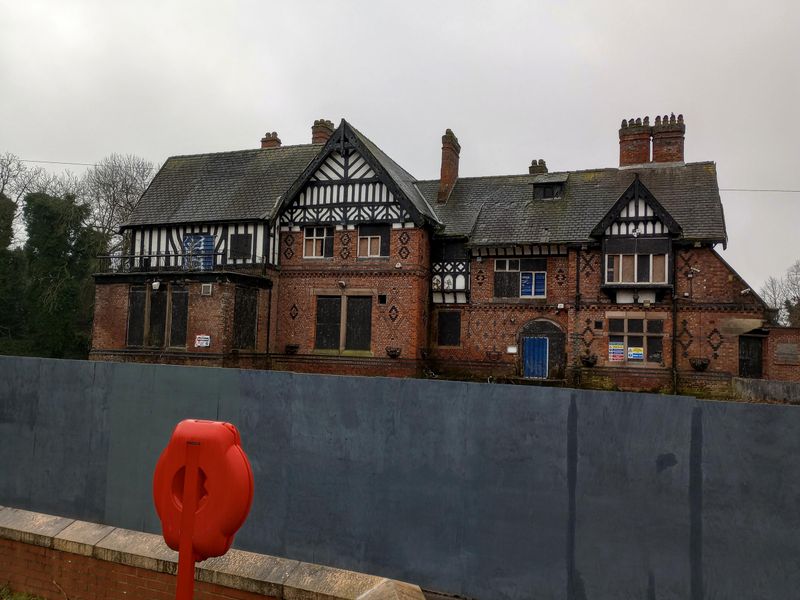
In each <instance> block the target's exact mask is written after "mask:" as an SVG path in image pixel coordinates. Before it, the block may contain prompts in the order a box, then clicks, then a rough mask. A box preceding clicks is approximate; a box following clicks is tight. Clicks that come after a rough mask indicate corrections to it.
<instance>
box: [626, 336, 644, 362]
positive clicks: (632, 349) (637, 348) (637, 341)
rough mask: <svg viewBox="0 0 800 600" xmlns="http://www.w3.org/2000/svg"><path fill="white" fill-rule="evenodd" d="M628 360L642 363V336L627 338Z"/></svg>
mask: <svg viewBox="0 0 800 600" xmlns="http://www.w3.org/2000/svg"><path fill="white" fill-rule="evenodd" d="M628 360H630V361H634V362H637V361H644V338H643V337H642V336H640V335H629V336H628Z"/></svg>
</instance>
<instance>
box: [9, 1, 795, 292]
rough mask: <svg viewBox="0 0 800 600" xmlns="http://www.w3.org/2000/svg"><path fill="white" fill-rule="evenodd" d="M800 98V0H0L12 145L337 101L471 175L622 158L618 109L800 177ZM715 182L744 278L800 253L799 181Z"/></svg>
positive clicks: (195, 144)
mask: <svg viewBox="0 0 800 600" xmlns="http://www.w3.org/2000/svg"><path fill="white" fill-rule="evenodd" d="M799 101H800V2H798V0H783V1H775V0H762V1H761V2H752V1H748V2H735V1H719V2H706V1H701V0H695V1H687V2H683V1H670V2H643V1H641V0H629V1H614V0H606V1H595V2H555V1H554V2H543V1H539V2H533V1H529V2H511V1H509V2H489V1H487V0H484V1H480V2H466V1H457V2H456V1H453V2H433V1H430V0H429V1H423V2H414V1H409V0H405V1H402V2H397V1H395V2H382V1H376V0H369V1H362V2H346V1H318V2H303V1H291V2H290V1H281V2H277V1H275V2H269V1H266V0H262V1H259V2H255V1H254V2H233V1H230V2H221V1H219V0H217V1H214V2H210V1H200V0H192V1H191V2H188V1H187V2H169V1H163V0H162V1H157V2H150V1H143V0H139V1H136V2H116V1H115V2H110V1H107V0H105V1H100V0H98V1H82V2H77V1H76V2H70V1H66V0H62V1H59V0H52V1H50V2H42V1H36V0H24V1H19V0H0V114H1V115H2V128H0V152H4V151H10V152H13V153H15V154H17V155H18V156H20V157H21V158H25V159H30V160H50V161H66V162H86V163H91V162H94V161H97V160H99V159H101V158H102V157H104V156H106V155H108V154H110V153H112V152H120V153H134V154H137V155H140V156H142V157H145V158H148V159H150V160H153V161H155V162H158V163H160V162H163V161H164V159H165V158H167V157H168V156H170V155H174V154H192V153H200V152H213V151H224V150H236V149H242V148H250V147H258V146H259V140H260V138H261V136H262V135H263V134H264V132H266V131H277V132H278V134H279V136H280V138H281V139H282V140H283V143H284V145H286V144H297V143H307V142H308V141H309V140H310V126H311V124H312V122H313V120H314V119H315V118H320V117H325V118H329V119H331V120H333V121H334V122H336V123H338V121H339V119H341V118H343V117H344V118H346V119H347V120H348V121H350V122H351V123H353V124H354V125H355V126H356V127H358V128H359V129H360V130H361V131H362V132H363V133H365V134H366V135H367V136H369V137H370V138H372V139H373V141H375V142H376V143H377V144H378V145H380V146H381V147H382V148H383V149H384V150H385V151H386V152H387V153H388V154H389V155H390V156H391V157H392V158H394V159H395V160H396V161H397V162H399V163H400V164H401V165H403V166H404V167H405V168H406V169H408V170H409V171H410V172H411V173H412V174H414V175H415V176H416V177H417V178H419V179H426V178H434V177H438V170H439V161H440V153H441V135H442V133H443V132H444V130H445V128H447V127H449V128H451V129H453V131H454V132H455V133H456V135H457V136H458V138H459V140H460V142H461V145H462V152H461V167H460V173H461V175H462V176H475V175H488V174H508V173H523V172H527V165H528V164H530V160H531V159H532V158H544V159H545V160H546V161H547V164H548V167H549V168H550V170H551V171H552V170H567V169H587V168H595V167H613V166H617V165H618V160H619V145H618V137H617V130H618V128H619V124H620V121H621V120H622V118H628V117H631V116H642V117H643V116H645V115H650V116H651V118H652V117H654V116H655V115H656V114H666V113H669V112H675V113H676V114H677V113H683V114H684V115H685V118H686V160H687V161H701V160H713V161H716V163H717V168H718V173H719V184H720V187H721V188H756V189H790V190H800V165H799V163H800V110H799V109H800V102H799ZM59 168H60V167H59ZM71 168H72V169H73V171H75V172H79V171H80V167H71ZM722 199H723V203H724V206H725V216H726V220H727V226H728V235H729V239H730V243H729V246H728V250H727V251H725V252H724V256H725V257H726V259H727V260H728V261H729V262H731V263H732V265H733V266H734V268H736V269H737V270H738V271H739V272H740V273H741V274H742V275H743V276H744V277H745V279H746V280H747V281H748V282H749V283H750V284H751V286H753V287H755V288H759V287H760V285H761V284H762V282H763V280H764V279H765V278H766V277H767V276H769V275H771V274H773V275H781V274H782V273H783V272H784V271H785V270H786V268H787V267H788V266H789V265H790V264H791V263H793V262H794V261H795V260H797V259H800V193H777V192H774V193H770V192H762V193H751V192H729V191H723V192H722Z"/></svg>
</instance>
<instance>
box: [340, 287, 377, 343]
mask: <svg viewBox="0 0 800 600" xmlns="http://www.w3.org/2000/svg"><path fill="white" fill-rule="evenodd" d="M371 338H372V297H371V296H348V298H347V324H346V329H345V342H344V347H345V350H369V349H370V346H371V341H372V339H371Z"/></svg>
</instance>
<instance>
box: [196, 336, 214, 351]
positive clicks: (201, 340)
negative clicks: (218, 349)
mask: <svg viewBox="0 0 800 600" xmlns="http://www.w3.org/2000/svg"><path fill="white" fill-rule="evenodd" d="M210 345H211V336H210V335H197V336H195V338H194V347H195V348H208V347H209V346H210Z"/></svg>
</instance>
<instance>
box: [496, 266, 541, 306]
mask: <svg viewBox="0 0 800 600" xmlns="http://www.w3.org/2000/svg"><path fill="white" fill-rule="evenodd" d="M540 263H541V264H542V266H543V265H544V264H546V263H544V259H532V260H531V259H521V260H520V259H518V258H498V259H495V262H494V271H495V277H494V296H495V298H546V297H547V271H543V270H533V269H529V267H530V266H535V265H539V264H540Z"/></svg>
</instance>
